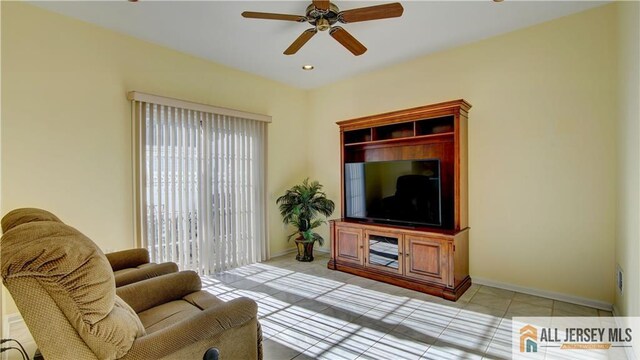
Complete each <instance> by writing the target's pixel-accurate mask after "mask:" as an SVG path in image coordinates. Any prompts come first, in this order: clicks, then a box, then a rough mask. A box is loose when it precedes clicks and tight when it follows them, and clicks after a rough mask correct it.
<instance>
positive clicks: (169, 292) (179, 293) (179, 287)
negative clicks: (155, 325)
mask: <svg viewBox="0 0 640 360" xmlns="http://www.w3.org/2000/svg"><path fill="white" fill-rule="evenodd" d="M201 288H202V284H201V282H200V277H199V276H198V274H196V273H195V272H194V271H180V272H177V273H173V274H166V275H161V276H158V277H154V278H152V279H147V280H142V281H138V282H136V283H133V284H129V285H125V286H121V287H119V288H116V294H117V295H118V296H119V297H120V298H121V299H122V300H124V301H125V302H126V303H127V304H129V306H131V308H132V309H133V311H135V312H136V313H139V312H142V311H145V310H147V309H150V308H152V307H154V306H158V305H161V304H165V303H168V302H170V301H174V300H180V299H182V298H183V297H184V296H187V295H189V294H191V293H192V292H195V291H198V290H200V289H201Z"/></svg>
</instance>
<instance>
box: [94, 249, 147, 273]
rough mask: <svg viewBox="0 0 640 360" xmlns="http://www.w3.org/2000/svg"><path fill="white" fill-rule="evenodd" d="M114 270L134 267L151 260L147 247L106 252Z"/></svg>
mask: <svg viewBox="0 0 640 360" xmlns="http://www.w3.org/2000/svg"><path fill="white" fill-rule="evenodd" d="M105 256H106V257H107V260H109V264H111V268H112V269H113V271H117V270H122V269H127V268H134V267H138V266H140V265H142V264H146V263H148V262H149V252H148V251H147V249H129V250H122V251H116V252H112V253H108V254H105Z"/></svg>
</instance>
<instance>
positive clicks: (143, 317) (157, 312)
mask: <svg viewBox="0 0 640 360" xmlns="http://www.w3.org/2000/svg"><path fill="white" fill-rule="evenodd" d="M201 311H202V310H201V309H200V308H198V307H196V306H193V305H192V304H190V303H189V302H187V301H184V300H176V301H171V302H168V303H165V304H162V305H159V306H156V307H153V308H151V309H149V310H145V311H143V312H141V313H138V317H140V321H141V322H142V325H144V328H145V330H146V332H147V334H152V333H154V332H156V331H158V330H162V329H164V328H166V327H167V326H171V325H173V324H175V323H177V322H179V321H181V320H184V319H186V318H189V317H191V316H193V315H196V314H197V313H199V312H201Z"/></svg>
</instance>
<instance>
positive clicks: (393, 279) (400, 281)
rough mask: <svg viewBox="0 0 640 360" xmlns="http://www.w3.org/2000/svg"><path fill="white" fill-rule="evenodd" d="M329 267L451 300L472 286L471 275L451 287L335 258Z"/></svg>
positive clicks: (330, 261) (329, 263) (456, 298)
mask: <svg viewBox="0 0 640 360" xmlns="http://www.w3.org/2000/svg"><path fill="white" fill-rule="evenodd" d="M327 268H329V269H331V270H338V271H343V272H346V273H350V274H354V275H358V276H362V277H366V278H369V279H372V280H377V281H382V282H385V283H387V284H391V285H396V286H400V287H403V288H406V289H411V290H415V291H420V292H423V293H425V294H429V295H433V296H437V297H441V298H444V299H446V300H451V301H456V300H458V298H460V296H462V294H464V292H465V291H467V289H468V288H469V287H470V286H471V277H469V276H467V277H465V278H464V279H463V280H462V281H461V282H460V283H459V284H458V285H457V286H456V287H455V288H449V287H447V286H443V285H439V284H433V283H429V282H421V281H417V280H413V279H412V280H407V279H406V278H403V277H402V276H394V275H390V274H388V273H383V272H378V271H372V270H371V269H367V268H365V267H364V266H359V265H354V264H343V263H340V262H337V261H335V260H334V259H331V260H329V262H328V263H327Z"/></svg>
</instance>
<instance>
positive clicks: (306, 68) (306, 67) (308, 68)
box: [302, 65, 313, 70]
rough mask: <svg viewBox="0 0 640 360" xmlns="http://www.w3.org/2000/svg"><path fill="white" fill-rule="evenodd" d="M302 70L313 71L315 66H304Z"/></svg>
mask: <svg viewBox="0 0 640 360" xmlns="http://www.w3.org/2000/svg"><path fill="white" fill-rule="evenodd" d="M302 70H313V65H302Z"/></svg>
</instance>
